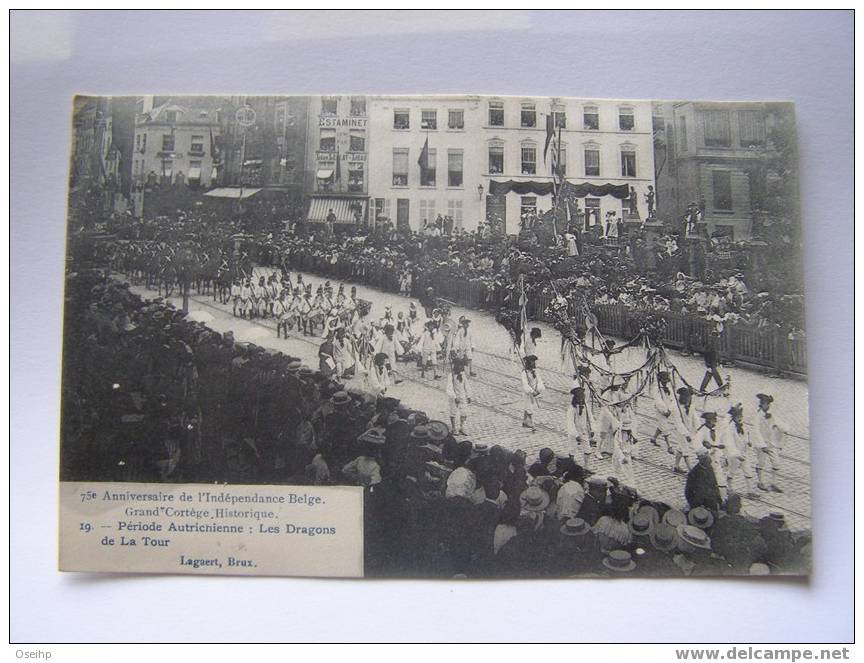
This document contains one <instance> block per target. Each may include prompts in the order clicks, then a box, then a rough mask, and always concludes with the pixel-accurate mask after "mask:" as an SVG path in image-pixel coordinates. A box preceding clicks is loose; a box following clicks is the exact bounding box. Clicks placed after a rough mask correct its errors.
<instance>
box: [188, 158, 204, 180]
mask: <svg viewBox="0 0 864 663" xmlns="http://www.w3.org/2000/svg"><path fill="white" fill-rule="evenodd" d="M187 182H188V183H189V185H190V186H197V185H199V184H201V160H200V159H193V160H192V161H190V162H189V177H188V179H187Z"/></svg>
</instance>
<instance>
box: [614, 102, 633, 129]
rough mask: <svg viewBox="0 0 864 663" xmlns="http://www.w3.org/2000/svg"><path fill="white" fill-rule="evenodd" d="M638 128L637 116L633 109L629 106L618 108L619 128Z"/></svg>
mask: <svg viewBox="0 0 864 663" xmlns="http://www.w3.org/2000/svg"><path fill="white" fill-rule="evenodd" d="M635 128H636V116H635V115H634V114H633V109H632V108H629V107H624V108H619V109H618V129H620V130H621V131H633V130H634V129H635Z"/></svg>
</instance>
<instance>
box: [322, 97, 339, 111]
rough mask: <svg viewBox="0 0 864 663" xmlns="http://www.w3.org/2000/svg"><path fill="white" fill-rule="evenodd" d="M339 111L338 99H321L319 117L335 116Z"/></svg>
mask: <svg viewBox="0 0 864 663" xmlns="http://www.w3.org/2000/svg"><path fill="white" fill-rule="evenodd" d="M338 109H339V99H337V98H336V97H322V98H321V115H336V111H337V110H338Z"/></svg>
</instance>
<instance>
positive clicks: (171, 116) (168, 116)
mask: <svg viewBox="0 0 864 663" xmlns="http://www.w3.org/2000/svg"><path fill="white" fill-rule="evenodd" d="M165 121H166V122H176V121H177V111H165Z"/></svg>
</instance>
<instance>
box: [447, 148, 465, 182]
mask: <svg viewBox="0 0 864 663" xmlns="http://www.w3.org/2000/svg"><path fill="white" fill-rule="evenodd" d="M447 186H457V187H461V186H462V150H447Z"/></svg>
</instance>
